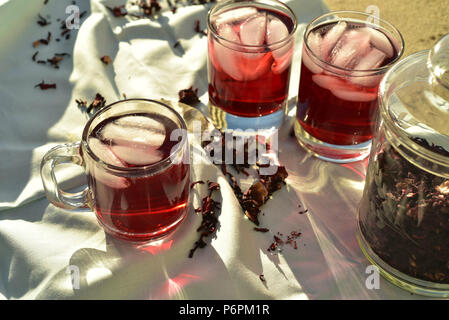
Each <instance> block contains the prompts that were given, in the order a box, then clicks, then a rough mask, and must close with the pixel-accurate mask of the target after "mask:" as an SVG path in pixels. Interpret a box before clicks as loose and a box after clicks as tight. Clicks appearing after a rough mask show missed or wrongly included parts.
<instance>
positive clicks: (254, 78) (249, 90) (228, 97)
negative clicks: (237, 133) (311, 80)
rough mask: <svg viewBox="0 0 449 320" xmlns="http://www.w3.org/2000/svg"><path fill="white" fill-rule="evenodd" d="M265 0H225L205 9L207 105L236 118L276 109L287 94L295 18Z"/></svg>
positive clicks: (276, 4)
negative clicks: (208, 102) (207, 30)
mask: <svg viewBox="0 0 449 320" xmlns="http://www.w3.org/2000/svg"><path fill="white" fill-rule="evenodd" d="M266 3H270V4H271V3H272V5H266V4H265V5H264V4H263V3H260V4H259V3H258V1H247V2H234V1H228V2H225V3H224V4H218V5H217V7H216V8H214V9H212V10H211V12H210V13H209V21H208V27H209V32H208V50H209V54H208V76H209V99H210V103H211V104H212V105H213V106H214V107H216V108H219V109H220V110H222V111H223V112H224V113H227V114H231V115H233V116H236V117H246V118H254V117H264V116H267V115H270V114H273V113H275V112H277V111H279V110H281V111H282V110H283V108H284V106H285V102H286V99H287V96H288V87H289V78H290V69H291V60H292V54H293V44H294V38H293V36H292V34H293V33H294V31H295V29H296V18H295V16H294V14H293V13H292V12H291V11H290V9H289V8H288V7H286V6H285V5H283V4H282V3H280V2H277V1H268V2H266Z"/></svg>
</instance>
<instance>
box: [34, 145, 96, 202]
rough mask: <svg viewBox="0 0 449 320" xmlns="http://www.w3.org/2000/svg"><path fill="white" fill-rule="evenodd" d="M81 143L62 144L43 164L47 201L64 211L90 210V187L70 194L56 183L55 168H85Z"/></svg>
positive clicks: (48, 153)
mask: <svg viewBox="0 0 449 320" xmlns="http://www.w3.org/2000/svg"><path fill="white" fill-rule="evenodd" d="M80 144H81V143H80V142H75V143H69V144H62V145H59V146H56V147H54V148H52V149H50V150H49V151H48V152H47V153H46V154H45V156H44V157H43V158H42V162H41V179H42V183H43V185H44V189H45V193H46V195H47V199H48V200H49V201H50V202H51V203H52V204H53V205H55V206H57V207H59V208H63V209H78V208H88V207H89V205H88V190H89V189H88V187H87V186H86V188H84V190H83V191H80V192H76V193H69V192H65V191H63V190H62V189H61V188H59V185H58V182H57V181H56V175H55V168H56V166H58V165H60V164H75V165H78V166H81V167H84V160H83V157H82V156H81V155H80V153H79V150H80Z"/></svg>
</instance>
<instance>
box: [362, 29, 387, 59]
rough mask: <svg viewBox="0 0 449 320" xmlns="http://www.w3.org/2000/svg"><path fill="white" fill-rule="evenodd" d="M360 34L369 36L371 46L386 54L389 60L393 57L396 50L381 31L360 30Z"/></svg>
mask: <svg viewBox="0 0 449 320" xmlns="http://www.w3.org/2000/svg"><path fill="white" fill-rule="evenodd" d="M359 30H360V32H362V33H364V34H366V35H367V36H369V39H370V42H371V44H372V45H373V46H374V47H376V48H377V49H379V50H380V51H382V52H383V53H385V54H386V56H387V57H388V58H391V57H393V55H394V49H393V45H392V44H391V41H390V40H389V39H388V37H387V36H386V35H385V34H384V33H382V32H381V31H379V30H376V29H373V28H368V27H367V28H360V29H359Z"/></svg>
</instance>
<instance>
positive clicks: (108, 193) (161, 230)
mask: <svg viewBox="0 0 449 320" xmlns="http://www.w3.org/2000/svg"><path fill="white" fill-rule="evenodd" d="M176 129H178V125H177V124H176V123H175V121H173V120H172V119H170V118H169V117H167V116H165V115H163V114H159V113H131V114H130V113H128V114H124V115H119V116H115V117H110V118H107V119H105V120H103V121H101V122H99V123H98V124H97V125H96V126H95V127H94V128H93V130H92V131H91V132H90V134H89V136H88V139H87V143H88V146H89V148H90V150H91V151H92V153H93V154H94V155H95V156H96V157H98V158H99V159H100V160H101V161H102V162H104V163H106V164H107V165H108V166H109V167H110V170H105V168H103V167H102V166H99V165H98V163H97V162H92V163H91V162H90V161H86V162H87V165H86V167H87V175H88V181H89V187H90V192H91V197H92V206H93V208H94V209H95V211H96V213H97V217H98V220H99V222H100V224H101V225H102V226H103V227H104V228H105V230H106V231H107V232H109V233H111V234H113V235H116V236H118V237H121V238H125V239H128V240H136V241H139V240H148V239H153V238H159V237H161V236H164V235H166V234H168V233H169V232H170V231H172V230H173V229H174V228H175V227H176V226H177V225H178V224H179V223H180V222H181V221H182V219H183V218H184V216H185V213H186V206H187V201H188V197H189V181H190V168H189V164H186V163H183V162H182V161H178V162H179V163H173V162H172V159H171V158H170V157H171V156H172V155H173V153H175V154H176V153H180V152H181V153H182V152H187V151H186V146H182V148H181V149H179V145H180V142H178V141H171V139H170V136H171V133H172V132H173V130H176ZM111 166H112V167H111ZM114 167H115V168H116V169H114Z"/></svg>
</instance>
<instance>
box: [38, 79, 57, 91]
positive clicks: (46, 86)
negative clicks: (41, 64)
mask: <svg viewBox="0 0 449 320" xmlns="http://www.w3.org/2000/svg"><path fill="white" fill-rule="evenodd" d="M34 87H35V88H37V87H39V88H40V89H41V90H48V89H56V83H45V82H44V80H42V82H41V83H38V84H37V85H35V86H34Z"/></svg>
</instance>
